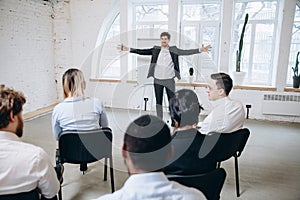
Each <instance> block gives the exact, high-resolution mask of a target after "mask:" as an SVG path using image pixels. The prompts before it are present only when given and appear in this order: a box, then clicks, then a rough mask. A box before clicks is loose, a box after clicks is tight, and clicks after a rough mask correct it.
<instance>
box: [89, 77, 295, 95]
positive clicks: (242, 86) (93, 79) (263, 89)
mask: <svg viewBox="0 0 300 200" xmlns="http://www.w3.org/2000/svg"><path fill="white" fill-rule="evenodd" d="M90 81H91V82H107V83H120V82H121V80H120V79H110V78H90ZM126 83H135V84H136V83H137V81H136V80H127V81H126ZM176 85H177V86H188V87H205V86H206V85H207V84H206V83H196V82H193V83H188V82H177V83H176ZM233 89H238V90H258V91H277V89H276V88H275V87H263V86H246V85H235V86H233ZM284 91H285V92H300V88H292V87H286V88H284Z"/></svg>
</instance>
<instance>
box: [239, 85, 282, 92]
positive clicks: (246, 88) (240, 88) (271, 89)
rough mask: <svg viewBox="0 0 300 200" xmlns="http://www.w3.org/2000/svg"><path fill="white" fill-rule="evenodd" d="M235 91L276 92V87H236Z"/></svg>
mask: <svg viewBox="0 0 300 200" xmlns="http://www.w3.org/2000/svg"><path fill="white" fill-rule="evenodd" d="M233 89H239V90H260V91H276V90H277V89H276V88H275V87H266V86H248V85H235V86H233Z"/></svg>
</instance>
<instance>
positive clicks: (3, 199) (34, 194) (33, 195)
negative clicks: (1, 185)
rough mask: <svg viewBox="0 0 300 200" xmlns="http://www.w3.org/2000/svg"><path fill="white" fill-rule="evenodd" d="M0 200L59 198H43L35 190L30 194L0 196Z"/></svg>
mask: <svg viewBox="0 0 300 200" xmlns="http://www.w3.org/2000/svg"><path fill="white" fill-rule="evenodd" d="M0 200H57V196H54V197H53V198H51V199H49V198H45V197H43V196H41V194H40V193H39V192H38V189H34V190H31V191H29V192H21V193H17V194H5V195H0Z"/></svg>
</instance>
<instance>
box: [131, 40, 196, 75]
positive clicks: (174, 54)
mask: <svg viewBox="0 0 300 200" xmlns="http://www.w3.org/2000/svg"><path fill="white" fill-rule="evenodd" d="M160 50H161V47H160V46H154V47H152V48H150V49H134V48H130V53H136V54H139V55H152V57H151V63H150V68H149V70H148V76H147V78H149V77H151V76H152V77H154V68H155V66H156V63H157V59H158V55H159V52H160ZM169 51H170V54H171V58H172V61H173V63H174V70H175V76H176V77H177V78H178V79H181V76H180V68H179V59H178V56H185V55H193V54H197V53H200V51H199V49H188V50H184V49H179V48H177V47H176V46H170V47H169Z"/></svg>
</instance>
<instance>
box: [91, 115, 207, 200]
mask: <svg viewBox="0 0 300 200" xmlns="http://www.w3.org/2000/svg"><path fill="white" fill-rule="evenodd" d="M122 156H123V158H124V160H125V164H126V166H127V168H128V173H129V175H130V177H129V178H128V179H127V180H126V182H125V184H124V186H123V187H122V188H121V189H120V190H118V191H116V192H114V193H113V194H107V195H104V196H102V197H100V198H98V199H96V200H109V199H115V200H119V199H126V200H136V199H143V200H147V199H149V200H150V199H151V200H155V199H157V200H158V199H159V200H162V199H170V200H171V199H172V200H177V199H178V200H179V199H180V200H196V199H197V200H201V199H206V198H205V196H204V195H203V194H202V193H201V192H200V191H199V190H197V189H195V188H189V187H185V186H183V185H180V184H179V183H176V182H174V181H169V180H168V179H167V177H166V176H165V175H164V173H163V172H162V171H161V169H162V168H163V167H164V166H165V165H166V163H167V162H168V161H169V159H170V158H171V156H172V146H171V134H170V129H169V127H168V126H167V125H166V124H165V123H164V122H163V121H162V120H161V119H159V118H157V117H155V116H151V115H144V116H141V117H139V118H138V119H136V120H135V121H133V122H132V123H131V124H130V125H129V126H128V128H127V130H126V133H125V136H124V143H123V147H122Z"/></svg>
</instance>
